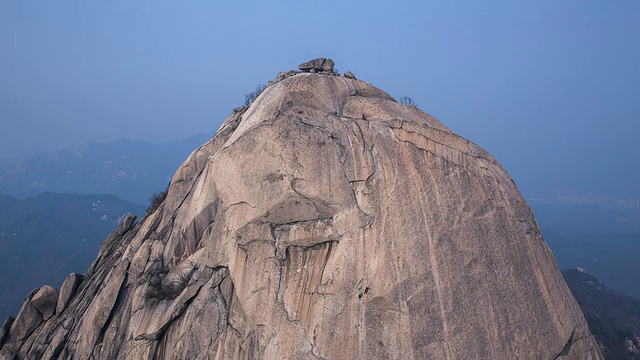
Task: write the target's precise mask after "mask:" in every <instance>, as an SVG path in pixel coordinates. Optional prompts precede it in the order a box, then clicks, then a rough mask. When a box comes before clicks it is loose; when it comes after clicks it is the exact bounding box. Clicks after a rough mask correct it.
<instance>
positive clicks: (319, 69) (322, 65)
mask: <svg viewBox="0 0 640 360" xmlns="http://www.w3.org/2000/svg"><path fill="white" fill-rule="evenodd" d="M334 65H335V64H334V62H333V60H331V59H325V58H318V59H313V60H309V61H307V62H305V63H302V64H300V65H298V69H300V71H302V72H310V73H323V74H331V73H333V67H334Z"/></svg>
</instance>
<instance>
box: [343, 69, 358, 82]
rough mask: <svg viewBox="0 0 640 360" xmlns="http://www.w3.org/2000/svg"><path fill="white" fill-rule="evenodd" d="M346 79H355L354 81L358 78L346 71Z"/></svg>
mask: <svg viewBox="0 0 640 360" xmlns="http://www.w3.org/2000/svg"><path fill="white" fill-rule="evenodd" d="M344 77H346V78H349V79H354V80H355V79H356V76H355V75H353V73H352V72H351V71H346V72H345V73H344Z"/></svg>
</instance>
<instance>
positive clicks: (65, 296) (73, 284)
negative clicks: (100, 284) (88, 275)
mask: <svg viewBox="0 0 640 360" xmlns="http://www.w3.org/2000/svg"><path fill="white" fill-rule="evenodd" d="M81 280H82V275H81V274H78V273H71V274H69V276H67V278H66V279H65V280H64V283H62V286H61V287H60V295H59V296H58V303H57V304H56V313H57V314H60V313H62V312H63V311H64V309H66V307H67V305H68V303H69V300H71V298H72V297H73V295H75V293H76V289H77V288H78V285H79V284H80V281H81Z"/></svg>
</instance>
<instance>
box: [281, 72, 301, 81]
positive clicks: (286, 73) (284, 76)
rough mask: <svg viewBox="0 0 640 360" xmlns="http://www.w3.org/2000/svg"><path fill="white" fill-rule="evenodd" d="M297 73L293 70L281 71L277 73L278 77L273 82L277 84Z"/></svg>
mask: <svg viewBox="0 0 640 360" xmlns="http://www.w3.org/2000/svg"><path fill="white" fill-rule="evenodd" d="M299 73H300V72H299V71H295V70H289V71H283V72H280V73H278V75H277V76H276V79H275V82H279V81H282V80H284V79H286V78H290V77H292V76H294V75H296V74H299Z"/></svg>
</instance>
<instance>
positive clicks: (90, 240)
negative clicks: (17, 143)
mask: <svg viewBox="0 0 640 360" xmlns="http://www.w3.org/2000/svg"><path fill="white" fill-rule="evenodd" d="M144 212H145V207H144V206H141V205H136V204H133V203H130V202H127V201H124V200H122V199H120V198H118V197H117V196H115V195H77V194H53V193H43V194H40V195H38V196H36V197H31V198H28V199H24V200H21V199H16V198H14V197H11V196H9V195H0V274H2V275H3V276H0V289H1V291H0V318H2V319H4V318H5V317H6V316H8V315H9V314H15V313H16V312H17V311H18V309H19V308H20V304H21V303H22V301H23V300H24V294H25V293H28V292H29V291H31V290H32V289H34V288H37V287H39V286H42V285H43V284H48V283H49V284H54V285H55V286H60V284H62V281H63V280H64V279H65V278H66V277H67V275H69V273H70V272H75V271H85V270H86V269H87V268H88V267H89V265H90V264H91V261H93V259H94V258H95V255H96V254H97V253H98V250H99V249H100V245H101V244H102V241H103V240H104V239H105V238H106V237H107V235H109V233H111V232H112V231H113V229H115V228H116V226H117V224H118V223H120V221H121V220H122V218H123V217H124V216H125V215H126V214H128V213H136V214H139V215H143V214H144Z"/></svg>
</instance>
